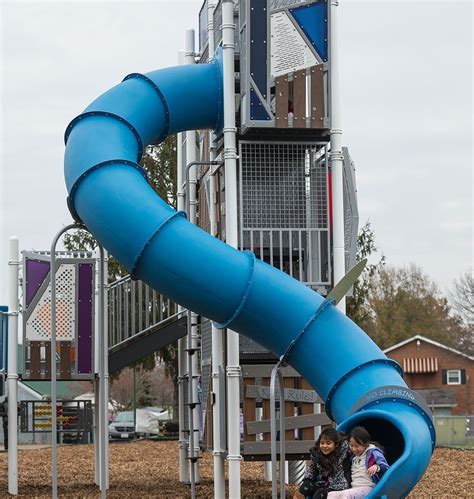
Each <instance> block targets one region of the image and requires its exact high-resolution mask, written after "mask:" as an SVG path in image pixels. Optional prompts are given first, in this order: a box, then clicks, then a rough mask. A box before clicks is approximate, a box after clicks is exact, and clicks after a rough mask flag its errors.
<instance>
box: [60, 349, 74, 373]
mask: <svg viewBox="0 0 474 499" xmlns="http://www.w3.org/2000/svg"><path fill="white" fill-rule="evenodd" d="M59 359H60V360H59V379H71V342H70V341H61V342H59Z"/></svg>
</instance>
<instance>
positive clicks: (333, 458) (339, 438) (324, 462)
mask: <svg viewBox="0 0 474 499" xmlns="http://www.w3.org/2000/svg"><path fill="white" fill-rule="evenodd" d="M321 440H330V441H331V442H334V444H335V448H334V452H331V454H329V455H328V456H325V455H324V454H323V453H322V452H321V449H320V447H319V444H320V443H321ZM343 441H344V434H342V433H339V432H338V431H336V430H335V429H334V428H326V429H325V430H323V431H322V432H321V435H319V438H318V440H316V452H317V455H318V460H319V463H320V464H321V466H322V467H323V468H324V469H325V470H326V472H327V473H331V472H332V471H333V469H334V466H335V465H336V463H337V460H338V458H339V455H340V453H341V446H342V442H343Z"/></svg>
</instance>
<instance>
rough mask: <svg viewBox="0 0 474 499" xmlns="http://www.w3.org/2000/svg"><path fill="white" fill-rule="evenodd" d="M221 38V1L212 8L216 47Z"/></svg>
mask: <svg viewBox="0 0 474 499" xmlns="http://www.w3.org/2000/svg"><path fill="white" fill-rule="evenodd" d="M221 40H222V1H219V2H218V4H217V5H216V8H215V9H214V47H216V48H217V47H218V46H219V43H221Z"/></svg>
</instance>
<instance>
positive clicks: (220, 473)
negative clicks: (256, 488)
mask: <svg viewBox="0 0 474 499" xmlns="http://www.w3.org/2000/svg"><path fill="white" fill-rule="evenodd" d="M207 8H208V15H207V19H208V24H207V33H208V37H207V38H208V53H209V62H211V60H212V58H213V57H214V51H215V46H214V9H215V8H216V3H215V1H213V0H209V1H208V5H207ZM210 136H211V138H210V141H209V142H210V150H209V159H210V160H211V161H215V159H216V142H215V140H214V138H213V136H212V133H211V132H210ZM209 192H210V196H211V198H210V199H209V221H210V230H211V235H213V236H216V235H217V213H216V203H215V202H214V195H215V192H216V177H215V174H214V173H213V172H211V175H210V176H209ZM211 335H212V355H211V361H212V362H211V364H212V374H211V378H212V394H213V403H212V455H213V460H214V462H213V464H214V466H213V471H214V499H221V498H222V497H225V448H226V445H225V439H224V438H223V437H224V436H225V420H223V419H222V416H223V414H225V412H224V411H225V398H224V397H223V396H222V392H223V388H224V386H225V385H224V383H225V380H224V379H222V373H223V370H224V343H223V342H224V331H223V330H222V329H217V328H216V327H215V326H214V324H212V326H211Z"/></svg>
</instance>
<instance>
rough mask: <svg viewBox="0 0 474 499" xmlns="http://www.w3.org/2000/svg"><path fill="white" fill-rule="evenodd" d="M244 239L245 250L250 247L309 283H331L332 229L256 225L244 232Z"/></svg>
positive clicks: (242, 239) (266, 259)
mask: <svg viewBox="0 0 474 499" xmlns="http://www.w3.org/2000/svg"><path fill="white" fill-rule="evenodd" d="M241 241H242V243H241V249H243V250H246V249H250V250H251V251H253V252H254V253H255V255H256V257H257V258H259V259H261V260H263V261H265V262H266V263H268V264H270V265H272V266H273V267H276V268H277V269H279V270H281V271H282V272H286V273H287V274H289V275H291V276H292V277H294V278H295V279H298V280H299V281H301V282H303V283H304V284H306V285H307V286H312V287H316V286H324V285H328V284H329V282H330V275H331V274H330V272H331V269H330V259H329V251H330V247H329V244H330V241H329V230H328V229H315V228H311V229H310V228H302V229H297V228H296V229H295V228H291V229H286V228H274V229H269V228H254V227H252V228H245V229H243V230H242V231H241Z"/></svg>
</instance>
